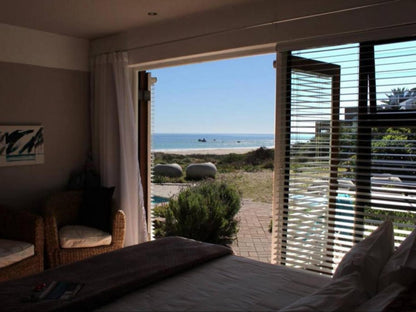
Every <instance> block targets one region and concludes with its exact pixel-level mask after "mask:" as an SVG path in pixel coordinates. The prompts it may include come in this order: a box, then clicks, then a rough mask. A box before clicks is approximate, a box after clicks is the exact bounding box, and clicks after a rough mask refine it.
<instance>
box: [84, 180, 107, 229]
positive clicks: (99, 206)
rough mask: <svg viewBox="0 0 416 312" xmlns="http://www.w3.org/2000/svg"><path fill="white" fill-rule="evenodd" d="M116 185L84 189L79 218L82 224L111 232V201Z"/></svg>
mask: <svg viewBox="0 0 416 312" xmlns="http://www.w3.org/2000/svg"><path fill="white" fill-rule="evenodd" d="M113 193H114V187H95V188H88V189H86V190H85V191H84V194H83V199H82V206H81V207H80V210H79V220H80V221H81V224H82V225H85V226H88V227H93V228H96V229H100V230H102V231H104V232H111V203H112V197H113Z"/></svg>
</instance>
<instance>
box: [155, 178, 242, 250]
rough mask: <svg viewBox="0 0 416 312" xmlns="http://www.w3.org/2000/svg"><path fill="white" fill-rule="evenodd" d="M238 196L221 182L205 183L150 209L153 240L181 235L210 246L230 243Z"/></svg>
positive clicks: (234, 223)
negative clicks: (210, 244) (153, 221)
mask: <svg viewBox="0 0 416 312" xmlns="http://www.w3.org/2000/svg"><path fill="white" fill-rule="evenodd" d="M240 203H241V195H240V194H239V192H238V191H237V190H236V189H235V188H234V187H232V186H230V185H228V184H226V183H224V182H215V181H208V182H204V183H201V184H199V185H197V186H194V187H190V188H188V189H186V190H183V191H182V192H181V193H179V195H178V198H177V199H171V200H170V201H169V203H168V204H166V205H161V206H158V207H157V208H155V209H154V216H155V217H156V221H155V223H154V226H155V237H156V238H160V237H166V236H183V237H187V238H192V239H196V240H199V241H203V242H208V243H214V244H230V243H231V242H232V241H233V240H234V239H235V238H236V235H237V232H238V220H237V219H236V218H235V216H236V214H237V213H238V211H239V210H240Z"/></svg>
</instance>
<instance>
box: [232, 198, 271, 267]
mask: <svg viewBox="0 0 416 312" xmlns="http://www.w3.org/2000/svg"><path fill="white" fill-rule="evenodd" d="M237 217H238V218H239V219H240V230H239V232H238V234H237V239H236V240H235V241H234V243H233V244H232V245H231V248H232V249H233V251H234V253H235V254H236V255H238V256H242V257H246V258H250V259H254V260H258V261H262V262H268V263H270V258H271V239H272V234H271V233H269V224H270V220H271V218H272V205H271V204H266V203H259V202H253V201H252V200H250V199H243V201H242V205H241V209H240V211H239V213H238V214H237Z"/></svg>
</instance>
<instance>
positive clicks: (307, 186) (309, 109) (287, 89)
mask: <svg viewBox="0 0 416 312" xmlns="http://www.w3.org/2000/svg"><path fill="white" fill-rule="evenodd" d="M278 58H280V66H279V67H278V70H279V71H280V74H279V76H278V77H280V79H278V94H280V96H279V97H278V99H280V103H279V102H278V103H277V105H278V107H279V106H280V113H281V115H282V116H280V124H279V125H278V127H277V129H278V131H277V132H278V133H277V134H276V135H277V136H278V138H277V140H278V141H280V142H281V143H282V144H280V146H282V151H281V152H280V157H279V156H277V158H276V161H277V162H278V163H277V164H276V168H282V170H280V171H277V172H276V185H275V194H279V193H281V194H282V196H280V195H279V196H276V197H277V198H276V200H275V209H274V217H273V221H274V229H273V235H274V237H273V238H274V245H273V248H274V254H273V260H274V262H275V263H280V264H284V265H288V266H294V267H298V268H303V269H307V270H311V271H315V272H319V273H322V274H328V275H331V274H332V273H333V272H334V270H335V269H336V266H337V264H338V263H339V261H340V260H341V259H342V257H343V255H344V254H345V253H346V252H347V251H348V250H349V249H350V248H351V247H352V246H353V244H355V243H357V242H359V241H360V240H362V239H363V238H364V237H366V236H367V235H369V233H371V232H372V231H373V230H374V229H375V228H376V227H377V226H378V225H379V224H380V223H382V222H383V221H384V220H385V219H386V218H390V219H392V220H393V221H394V224H395V236H396V237H395V238H396V244H399V243H400V242H401V241H402V240H403V239H404V237H406V235H408V234H409V233H410V231H411V230H412V229H413V228H414V227H415V223H416V222H415V220H416V214H415V213H416V177H415V173H416V125H415V123H414V120H415V118H416V111H415V110H416V42H415V41H406V42H382V43H361V44H349V45H343V46H335V47H328V48H320V49H311V50H302V51H292V52H281V53H279V54H278ZM279 83H280V85H279ZM278 118H279V116H278ZM276 146H279V144H276Z"/></svg>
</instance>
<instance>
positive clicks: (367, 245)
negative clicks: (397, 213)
mask: <svg viewBox="0 0 416 312" xmlns="http://www.w3.org/2000/svg"><path fill="white" fill-rule="evenodd" d="M393 248H394V235H393V224H392V222H391V221H385V222H384V223H383V224H381V225H380V226H379V227H378V228H377V229H376V230H375V231H374V232H373V233H371V235H370V236H368V237H367V238H365V239H364V240H362V241H361V242H359V243H358V244H357V245H355V246H354V247H352V248H351V250H350V251H349V252H348V253H347V254H346V255H345V256H344V258H342V260H341V262H340V263H339V265H338V268H337V270H336V271H335V274H334V278H335V279H336V278H340V277H342V276H345V275H348V274H351V273H354V272H359V273H360V275H361V279H362V283H363V286H364V288H365V289H366V291H367V292H368V294H369V295H370V297H372V296H374V295H375V294H376V292H377V282H378V276H379V274H380V272H381V270H382V269H383V267H384V265H385V264H386V262H387V260H388V259H389V258H390V256H391V255H392V254H393Z"/></svg>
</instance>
